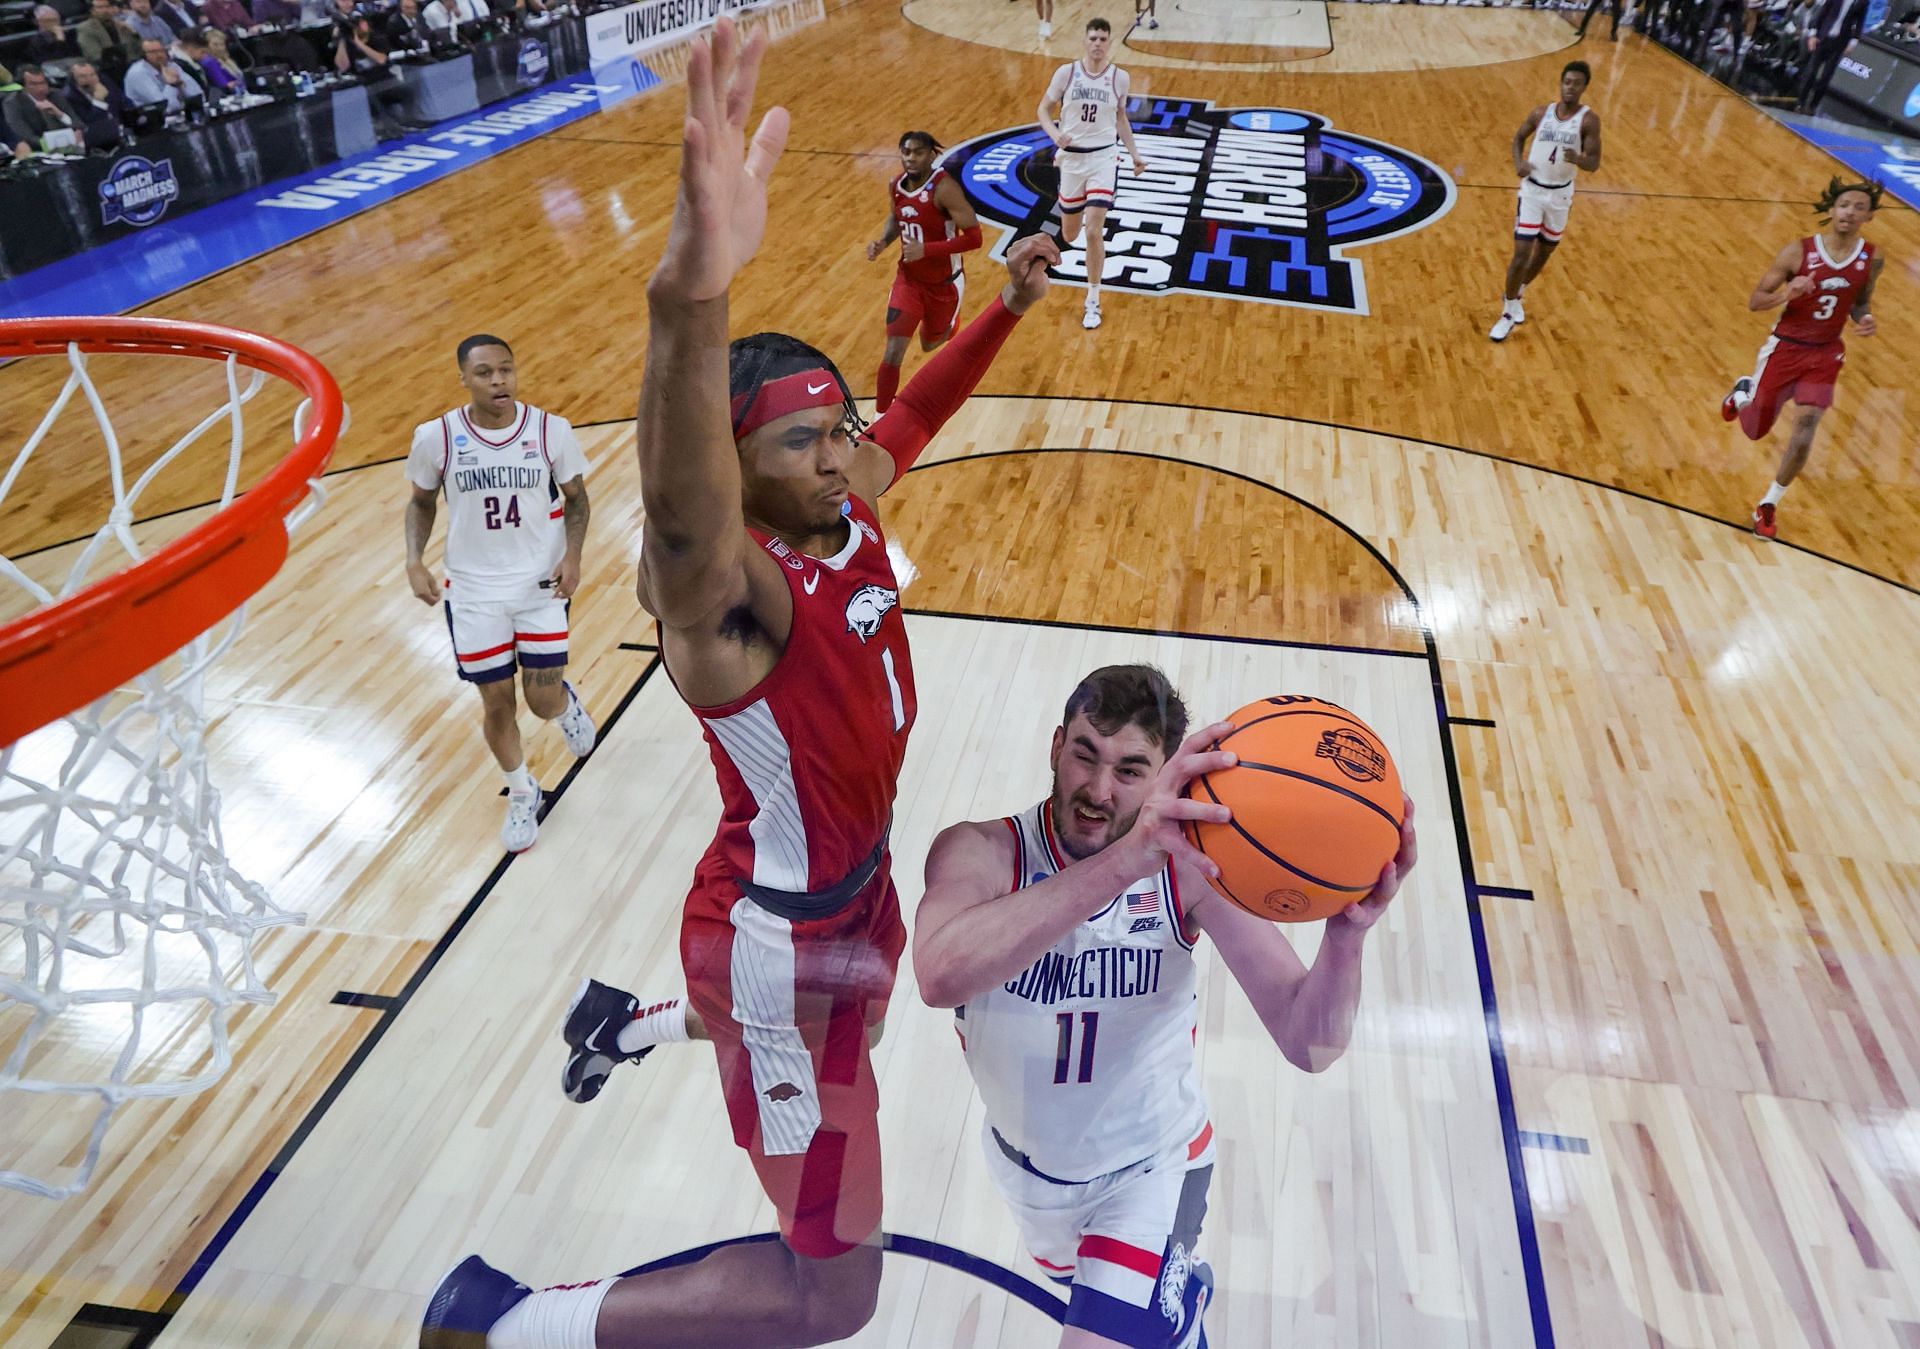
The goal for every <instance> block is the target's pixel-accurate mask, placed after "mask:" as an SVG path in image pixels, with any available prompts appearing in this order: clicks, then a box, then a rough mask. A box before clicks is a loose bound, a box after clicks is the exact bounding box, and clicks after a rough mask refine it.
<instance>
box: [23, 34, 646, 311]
mask: <svg viewBox="0 0 1920 1349" xmlns="http://www.w3.org/2000/svg"><path fill="white" fill-rule="evenodd" d="M631 66H632V68H631V69H630V70H628V69H623V68H620V67H617V66H616V67H612V68H610V69H608V70H605V71H596V72H595V73H594V74H593V75H592V76H578V77H574V78H570V79H562V80H558V81H556V82H554V83H553V84H549V85H546V86H544V87H542V88H540V89H536V90H532V91H530V92H528V93H525V94H521V95H518V96H516V97H514V98H511V99H505V100H502V101H501V102H499V103H495V104H492V105H491V106H489V107H487V108H485V109H484V110H482V111H480V112H478V113H475V114H473V115H471V116H467V117H461V118H458V119H456V120H453V121H450V122H446V123H443V124H441V125H439V126H436V127H434V128H433V129H432V130H430V131H421V132H416V133H414V134H413V135H410V136H407V137H405V138H403V139H401V140H396V141H389V142H387V143H386V144H385V145H382V146H380V147H379V148H378V149H375V150H370V151H368V152H366V153H365V154H360V155H355V156H354V157H352V158H351V159H343V160H341V161H339V162H338V163H335V164H329V165H327V166H326V167H325V168H323V169H319V170H315V171H313V172H310V173H304V174H299V175H296V176H294V177H291V178H282V179H278V180H276V181H274V182H272V183H268V184H267V185H265V186H264V187H259V188H255V189H253V190H252V191H250V192H245V193H242V194H240V195H239V196H235V197H229V198H228V199H227V200H225V201H221V202H217V203H215V204H214V205H212V206H207V207H204V208H202V209H200V210H198V211H191V212H188V213H186V214H184V215H180V214H175V213H173V212H170V211H166V206H167V203H168V201H169V200H170V199H171V198H170V197H169V196H168V195H167V192H166V189H167V186H168V185H169V184H170V183H171V182H172V170H171V167H170V166H168V165H166V164H165V163H164V161H163V163H162V164H159V165H154V164H150V163H148V162H147V161H145V160H141V161H139V163H140V171H139V172H138V173H137V174H136V173H134V172H133V171H132V170H129V173H128V176H126V177H124V178H120V177H117V178H116V180H115V182H116V185H117V187H119V188H120V189H122V190H117V191H116V192H115V194H113V195H111V196H109V197H108V199H107V200H105V201H104V202H103V203H102V209H103V211H105V212H108V213H109V218H110V219H111V218H112V213H115V212H118V213H122V214H124V215H125V217H126V218H127V219H129V220H132V221H134V222H135V223H145V222H146V221H148V220H150V221H151V222H152V223H150V224H146V227H145V228H144V229H142V230H140V231H139V232H138V233H136V234H132V235H129V236H127V237H125V238H120V239H115V240H113V241H111V242H109V243H105V244H102V245H100V246H99V247H97V248H92V249H88V250H87V251H86V252H84V253H79V254H76V255H74V256H73V257H69V258H63V259H62V260H60V261H59V262H54V263H50V264H48V265H47V266H45V267H39V268H35V269H34V270H33V271H30V272H26V273H24V274H22V275H20V276H17V277H14V278H12V279H11V280H8V281H4V282H0V317H5V318H36V317H46V316H50V315H55V314H121V313H126V312H128V311H129V310H133V309H137V308H139V307H140V306H141V305H144V304H148V303H150V302H152V301H153V300H156V299H158V298H160V297H161V296H162V295H166V294H169V293H170V292H172V291H176V290H179V289H180V288H181V287H183V286H188V285H191V284H193V283H194V282H196V281H199V280H202V279H203V278H205V277H209V276H212V275H213V274H214V273H216V272H220V271H224V270H225V269H226V268H229V267H233V266H236V265H238V264H240V263H243V262H246V261H249V260H250V259H252V258H256V257H259V256H260V255H262V254H264V253H267V252H270V251H272V250H273V249H276V248H279V247H281V246H282V245H284V244H289V243H292V242H293V241H294V240H296V239H299V238H302V237H304V236H305V235H308V234H312V233H314V232H315V231H316V230H320V229H324V228H326V227H327V226H328V225H331V224H333V223H335V222H336V221H340V220H345V219H347V218H348V217H350V216H355V215H358V214H360V213H361V212H362V211H367V210H370V209H372V208H373V207H375V206H379V205H382V204H383V203H385V202H389V201H392V200H393V199H394V198H395V197H398V196H400V195H401V194H402V193H405V192H411V191H412V190H413V189H414V188H417V187H424V186H425V185H426V184H428V183H432V182H437V181H439V180H440V179H442V178H445V177H446V176H447V175H449V174H452V173H458V172H459V171H460V170H462V169H464V168H467V167H469V166H470V165H473V164H477V163H479V162H480V161H482V160H484V159H488V158H491V157H492V156H494V155H497V154H499V153H500V152H501V151H503V150H509V149H512V148H513V147H514V146H516V145H521V144H524V143H525V142H527V141H529V140H533V139H534V138H536V137H538V136H543V135H545V134H546V133H548V132H550V131H556V130H558V129H559V128H561V127H563V126H567V125H569V124H570V123H573V122H577V121H579V120H580V119H581V118H583V117H591V116H592V115H593V114H594V113H596V112H599V111H600V110H601V109H603V108H609V107H613V106H614V105H615V104H618V103H621V102H624V101H625V100H627V99H629V98H632V97H634V96H635V95H636V94H640V93H644V92H646V91H647V90H649V89H652V88H653V87H655V86H656V85H658V84H659V83H660V79H659V77H658V76H657V75H655V74H654V73H653V72H652V71H650V70H648V69H647V68H646V67H645V66H643V65H641V64H640V63H639V62H638V61H633V62H631ZM162 212H165V214H164V215H162Z"/></svg>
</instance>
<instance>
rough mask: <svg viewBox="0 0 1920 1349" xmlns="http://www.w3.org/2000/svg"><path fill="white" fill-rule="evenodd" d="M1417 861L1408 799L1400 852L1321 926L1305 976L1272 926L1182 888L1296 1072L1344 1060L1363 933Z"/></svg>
mask: <svg viewBox="0 0 1920 1349" xmlns="http://www.w3.org/2000/svg"><path fill="white" fill-rule="evenodd" d="M1418 855H1419V853H1418V849H1417V848H1416V846H1415V844H1414V837H1413V802H1412V801H1411V800H1409V801H1407V803H1406V810H1405V813H1404V814H1403V815H1402V817H1401V821H1400V848H1399V851H1398V852H1397V853H1396V855H1395V856H1394V858H1393V860H1392V861H1390V862H1388V863H1387V865H1386V866H1385V867H1384V868H1383V869H1382V870H1381V873H1380V879H1379V881H1378V883H1376V884H1375V886H1374V888H1373V889H1372V890H1371V891H1370V892H1369V893H1368V895H1367V897H1366V898H1365V899H1363V900H1361V901H1360V902H1359V903H1357V904H1350V905H1348V906H1347V907H1346V908H1345V909H1343V910H1341V911H1340V912H1339V913H1337V914H1335V915H1334V916H1333V917H1331V918H1329V919H1327V926H1326V931H1325V932H1324V933H1323V934H1322V935H1321V938H1320V950H1319V951H1318V952H1317V953H1316V954H1315V956H1314V958H1313V968H1311V969H1308V968H1307V967H1306V966H1304V965H1302V964H1301V963H1300V957H1299V956H1297V955H1295V954H1294V951H1293V947H1292V945H1291V944H1290V943H1289V942H1288V941H1287V939H1286V937H1285V935H1283V934H1282V933H1281V931H1280V928H1279V926H1278V925H1277V924H1275V923H1269V922H1267V921H1266V920H1265V919H1262V918H1256V917H1254V915H1252V914H1250V913H1248V912H1247V911H1246V910H1244V909H1241V908H1237V907H1236V906H1234V905H1232V904H1230V903H1228V902H1227V901H1226V900H1224V899H1221V898H1220V897H1219V896H1217V895H1215V894H1214V893H1213V892H1212V891H1211V890H1206V889H1203V888H1201V887H1200V885H1199V878H1198V877H1189V878H1188V879H1187V880H1186V881H1185V882H1184V883H1183V884H1182V887H1181V888H1182V890H1183V891H1185V892H1187V893H1191V894H1197V895H1199V896H1200V898H1199V899H1197V900H1196V901H1194V903H1193V904H1192V906H1191V908H1190V910H1189V911H1190V913H1191V914H1192V917H1193V921H1194V923H1195V925H1196V926H1198V927H1199V928H1200V930H1201V931H1203V932H1205V933H1206V934H1207V935H1208V936H1209V937H1211V938H1213V944H1214V945H1215V946H1217V947H1219V948H1220V956H1221V958H1222V959H1223V960H1225V961H1226V962H1227V968H1228V969H1229V970H1231V971H1233V977H1234V979H1235V981H1236V982H1238V983H1239V985H1240V988H1241V990H1242V991H1243V992H1244V993H1245V994H1246V995H1247V1001H1248V1002H1250V1003H1252V1004H1253V1010H1254V1011H1255V1012H1256V1013H1257V1014H1258V1015H1259V1017H1260V1024H1261V1025H1263V1026H1265V1027H1266V1029H1267V1034H1268V1035H1270V1036H1272V1037H1273V1042H1274V1044H1275V1045H1276V1046H1278V1047H1279V1050H1280V1052H1281V1053H1282V1054H1284V1055H1285V1056H1286V1059H1287V1062H1289V1063H1291V1064H1293V1065H1294V1067H1296V1068H1300V1069H1302V1070H1304V1071H1306V1072H1309V1073H1318V1072H1322V1071H1324V1070H1325V1069H1327V1068H1329V1067H1331V1066H1332V1065H1333V1064H1334V1063H1336V1062H1338V1060H1339V1058H1340V1056H1341V1055H1342V1054H1344V1053H1346V1051H1347V1045H1348V1043H1349V1042H1350V1041H1351V1040H1352V1039H1353V1018H1354V1014H1355V1013H1356V1012H1357V1011H1358V1010H1359V1007H1360V955H1361V949H1362V948H1363V947H1364V946H1365V945H1366V939H1367V930H1368V929H1369V928H1371V927H1372V926H1373V925H1374V923H1375V922H1376V921H1377V920H1378V919H1379V917H1380V915H1381V914H1383V913H1384V912H1386V909H1387V906H1388V905H1389V904H1391V903H1392V902H1393V897H1394V895H1396V894H1397V893H1399V890H1400V883H1401V881H1403V880H1405V879H1406V875H1407V873H1408V872H1409V871H1411V870H1413V864H1414V862H1415V861H1416V860H1417V858H1418Z"/></svg>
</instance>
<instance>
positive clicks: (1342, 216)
mask: <svg viewBox="0 0 1920 1349" xmlns="http://www.w3.org/2000/svg"><path fill="white" fill-rule="evenodd" d="M1130 111H1131V120H1132V122H1133V129H1134V141H1135V143H1136V144H1137V145H1138V146H1139V147H1140V153H1141V155H1142V156H1144V157H1145V158H1146V160H1147V172H1146V173H1144V174H1142V175H1141V176H1139V177H1137V178H1136V177H1135V176H1134V175H1133V172H1132V166H1131V165H1130V164H1129V163H1127V162H1126V155H1125V152H1124V149H1123V150H1122V152H1121V165H1120V174H1119V179H1118V183H1117V187H1116V192H1115V197H1114V204H1113V209H1112V210H1111V211H1110V212H1108V215H1107V263H1106V275H1105V276H1104V277H1103V278H1102V280H1101V284H1102V285H1103V286H1105V287H1108V288H1109V289H1114V288H1117V289H1121V290H1133V291H1145V292H1148V293H1165V292H1168V291H1184V292H1186V293H1188V294H1197V295H1219V296H1225V297H1227V298H1230V299H1235V300H1256V301H1259V302H1261V303H1264V304H1290V305H1304V306H1307V307H1310V308H1314V309H1339V310H1345V311H1347V312H1349V313H1354V314H1365V313H1367V312H1368V310H1367V288H1366V278H1365V276H1364V275H1363V273H1362V272H1361V269H1360V264H1359V263H1358V262H1355V261H1352V260H1350V259H1349V258H1347V257H1346V256H1345V253H1346V250H1347V249H1348V248H1350V247H1352V246H1353V245H1355V244H1363V243H1372V242H1375V241H1377V240H1381V239H1390V238H1393V237H1394V236H1395V235H1400V234H1406V233H1408V232H1409V231H1412V230H1416V229H1419V228H1421V227H1422V226H1424V225H1427V224H1430V223H1431V222H1433V221H1434V220H1437V219H1439V218H1440V217H1441V216H1443V215H1445V214H1446V213H1447V211H1449V210H1450V209H1452V207H1453V200H1454V185H1453V180H1452V179H1451V178H1449V177H1448V176H1447V175H1446V174H1445V173H1443V172H1441V171H1440V169H1439V168H1438V167H1437V166H1436V165H1434V164H1431V163H1429V162H1428V161H1426V160H1424V159H1422V158H1420V157H1419V156H1418V155H1415V154H1412V153H1410V152H1409V151H1406V150H1402V149H1399V148H1397V147H1395V146H1392V145H1386V144H1383V143H1381V142H1380V141H1376V140H1370V139H1368V138H1366V137H1364V136H1355V135H1352V134H1350V133H1348V132H1345V131H1336V130H1334V128H1333V126H1332V124H1331V123H1329V122H1328V121H1327V120H1326V119H1325V118H1323V117H1319V116H1316V115H1315V114H1313V113H1310V112H1299V111H1296V110H1294V109H1291V108H1216V107H1214V106H1213V104H1212V103H1211V102H1209V101H1207V100H1205V99H1191V98H1172V97H1152V98H1136V99H1134V100H1133V101H1132V108H1131V110H1130ZM1049 148H1050V146H1049V142H1048V140H1047V137H1046V134H1045V133H1044V132H1042V131H1041V130H1040V129H1039V127H1037V126H1021V127H1010V128H1007V129H1005V130H1002V131H995V132H992V133H990V134H988V135H985V136H980V137H976V138H975V139H973V140H970V141H968V142H966V143H965V144H964V145H958V146H955V147H954V148H953V149H952V150H951V151H949V152H948V154H947V156H946V158H945V159H944V160H943V161H942V164H943V166H944V167H945V168H946V169H947V171H948V172H949V173H952V174H953V175H954V176H955V177H956V178H958V179H959V180H960V185H961V187H962V189H963V190H964V191H965V192H966V194H967V197H968V199H969V200H971V201H972V202H973V205H974V209H975V210H976V211H978V212H979V213H980V214H981V215H982V216H985V217H987V218H988V219H991V220H994V221H996V222H998V223H999V224H1002V225H1006V226H1009V227H1010V229H1011V230H1012V231H1015V232H1018V233H1031V232H1032V231H1033V230H1035V229H1038V228H1039V226H1040V225H1041V223H1042V222H1043V221H1044V220H1045V219H1046V217H1047V212H1048V209H1049V207H1051V205H1052V203H1053V198H1054V196H1055V192H1056V183H1057V181H1058V179H1057V177H1056V173H1055V170H1054V169H1053V168H1052V166H1051V165H1049V164H1048V163H1047V162H1046V156H1045V155H1044V154H1042V153H1040V152H1042V151H1044V150H1047V149H1049ZM1012 238H1013V234H1012V233H1009V234H1007V235H1004V236H1003V237H1002V238H1001V240H1000V242H999V243H997V244H996V245H995V246H994V251H993V256H994V257H995V258H1004V257H1005V256H1006V250H1007V246H1008V244H1009V243H1010V242H1011V240H1012ZM1057 270H1058V272H1059V273H1060V274H1061V275H1063V276H1065V277H1066V278H1068V279H1075V278H1076V277H1077V278H1082V279H1083V278H1084V277H1085V274H1086V254H1085V253H1084V252H1083V251H1081V250H1079V249H1075V250H1073V251H1072V252H1070V253H1069V254H1068V255H1067V257H1066V259H1065V260H1064V262H1063V265H1062V266H1061V267H1060V268H1059V269H1057Z"/></svg>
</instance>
